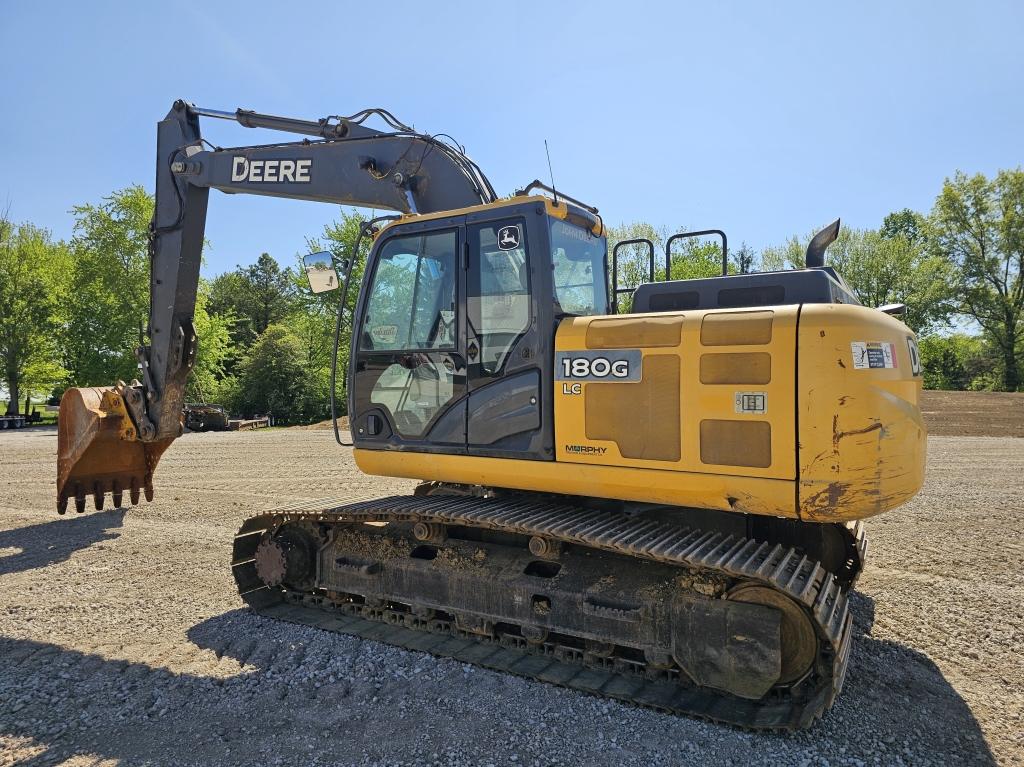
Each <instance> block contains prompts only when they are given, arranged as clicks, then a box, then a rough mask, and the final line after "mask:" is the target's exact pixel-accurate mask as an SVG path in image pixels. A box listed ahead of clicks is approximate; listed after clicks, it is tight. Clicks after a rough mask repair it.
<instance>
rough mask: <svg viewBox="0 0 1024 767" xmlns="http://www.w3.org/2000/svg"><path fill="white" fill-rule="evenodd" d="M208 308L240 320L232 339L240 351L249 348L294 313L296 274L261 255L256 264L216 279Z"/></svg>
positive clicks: (266, 255) (242, 267)
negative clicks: (268, 330)
mask: <svg viewBox="0 0 1024 767" xmlns="http://www.w3.org/2000/svg"><path fill="white" fill-rule="evenodd" d="M208 308H209V311H210V312H211V313H213V314H220V315H223V316H228V315H232V316H234V317H236V318H237V321H236V322H235V325H234V327H233V328H232V331H231V339H232V341H233V342H234V343H235V345H236V346H237V347H238V348H239V349H246V348H248V347H249V346H251V345H252V344H253V343H254V342H255V341H256V339H257V338H259V337H260V336H261V335H262V334H263V333H264V332H265V331H266V329H267V328H269V327H270V326H271V325H274V324H276V323H279V322H281V321H283V320H284V319H285V318H286V317H287V316H288V315H289V314H291V313H292V311H294V310H295V308H296V306H295V286H294V279H293V275H292V274H291V272H290V270H288V269H281V266H280V264H278V263H277V261H276V260H275V259H274V258H273V257H272V256H271V255H270V254H269V253H261V254H260V257H259V258H258V259H257V260H256V263H255V264H252V265H250V266H239V267H237V268H236V269H235V271H233V272H226V273H225V274H221V275H219V276H218V277H216V278H215V279H214V280H213V282H212V283H211V285H210V297H209V305H208Z"/></svg>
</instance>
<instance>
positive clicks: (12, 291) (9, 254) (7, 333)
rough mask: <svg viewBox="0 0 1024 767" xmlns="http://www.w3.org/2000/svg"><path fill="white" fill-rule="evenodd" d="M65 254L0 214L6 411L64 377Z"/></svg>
mask: <svg viewBox="0 0 1024 767" xmlns="http://www.w3.org/2000/svg"><path fill="white" fill-rule="evenodd" d="M67 267H68V257H67V251H66V248H65V246H64V244H63V243H54V242H52V241H51V239H50V235H49V233H48V232H47V231H46V230H44V229H39V228H38V227H35V226H32V225H31V224H21V225H14V224H13V223H11V222H10V221H9V220H8V219H7V216H6V215H3V216H0V384H2V385H3V387H4V388H5V389H6V390H7V393H8V395H9V402H8V404H7V412H8V413H12V414H13V413H17V412H18V408H19V403H20V402H21V398H22V396H23V395H28V394H30V393H31V392H33V391H47V392H48V391H49V390H51V389H52V388H53V387H54V386H56V385H57V384H58V383H59V381H60V380H61V379H62V378H63V376H64V373H65V371H64V369H63V368H62V366H61V365H60V362H59V354H58V349H57V345H56V337H57V334H58V333H59V330H60V326H59V324H58V317H57V311H58V306H59V298H60V294H61V292H62V291H63V288H64V285H63V280H64V277H65V275H66V273H67Z"/></svg>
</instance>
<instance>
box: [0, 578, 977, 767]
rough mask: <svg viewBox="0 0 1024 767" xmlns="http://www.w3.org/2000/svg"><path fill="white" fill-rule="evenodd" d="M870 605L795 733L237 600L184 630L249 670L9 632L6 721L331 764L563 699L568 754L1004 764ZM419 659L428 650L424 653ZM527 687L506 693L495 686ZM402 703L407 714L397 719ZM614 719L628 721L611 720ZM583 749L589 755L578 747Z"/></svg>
mask: <svg viewBox="0 0 1024 767" xmlns="http://www.w3.org/2000/svg"><path fill="white" fill-rule="evenodd" d="M873 611H874V605H873V603H872V601H871V600H870V599H868V598H866V597H863V596H859V595H858V596H856V597H855V598H854V612H855V616H856V629H855V632H854V634H855V636H854V639H855V647H854V657H853V661H852V663H851V667H850V675H849V676H848V678H847V682H846V688H845V689H844V691H843V694H842V695H841V696H840V699H839V701H838V702H837V705H836V707H835V708H834V709H833V710H832V711H831V712H830V713H829V714H828V715H827V716H826V717H825V718H824V720H823V721H821V722H819V723H817V724H816V725H815V726H814V727H813V728H812V729H810V730H808V731H805V732H800V733H793V734H756V733H747V732H743V731H740V730H736V729H733V728H731V727H725V726H722V727H709V726H708V725H706V724H704V723H701V722H695V721H692V720H687V719H676V718H674V717H668V716H664V715H662V714H658V713H656V712H643V711H638V710H635V709H632V708H631V707H622V708H618V704H614V703H612V704H610V705H611V706H612V711H611V715H610V717H609V718H608V719H607V721H608V724H607V725H605V724H598V725H597V726H595V722H594V718H595V709H594V707H593V706H589V705H586V703H585V701H586V700H588V698H587V696H585V695H582V694H580V695H579V699H580V701H583V702H582V704H581V702H580V701H576V702H569V701H567V700H566V696H567V695H568V696H569V697H570V698H576V696H575V694H572V693H567V692H566V691H555V689H554V688H552V687H550V686H548V685H545V684H539V683H538V684H530V685H526V686H524V687H520V686H518V685H516V686H508V685H505V684H503V683H502V675H492V674H489V673H488V674H473V675H471V676H468V677H466V676H462V675H461V674H460V675H459V676H456V677H454V678H453V677H452V676H447V675H446V676H445V677H444V678H440V679H433V680H428V679H422V680H420V681H418V682H417V683H415V684H410V683H409V681H408V680H406V681H401V680H396V679H389V678H388V677H387V675H386V674H384V671H383V670H381V668H380V667H379V666H377V667H376V668H374V667H373V666H364V665H363V664H361V663H359V665H358V666H353V665H352V664H353V663H358V661H356V658H355V657H351V656H352V655H353V646H352V644H351V643H346V642H344V641H342V640H341V638H340V637H338V638H337V640H338V641H337V642H334V641H332V640H331V637H332V636H335V635H331V634H329V633H326V632H324V633H322V634H321V633H319V632H317V633H316V636H315V637H313V638H312V640H311V637H310V634H309V630H307V629H302V628H298V627H294V630H293V627H290V626H289V625H287V624H280V625H275V624H274V623H273V622H272V621H270V620H267V619H261V618H256V617H254V616H252V615H251V614H249V613H248V612H247V611H245V610H232V611H230V612H227V613H224V614H222V615H218V616H216V617H213V618H209V619H207V620H205V621H202V622H200V623H197V624H196V625H195V626H193V627H192V628H191V629H190V630H189V631H188V639H189V640H190V642H191V643H193V644H192V645H191V646H192V647H193V648H194V647H198V648H202V649H206V650H212V651H213V652H214V653H215V654H216V655H217V656H218V658H232V659H235V660H237V661H238V662H239V663H241V664H245V665H246V667H247V670H246V671H245V672H244V673H241V674H237V673H236V674H235V675H233V676H229V677H227V678H215V677H213V676H206V675H203V674H197V673H182V674H174V673H172V672H170V671H168V670H167V669H165V668H161V667H159V666H158V665H156V664H159V663H160V662H161V660H162V659H163V658H165V657H166V655H165V653H166V652H167V650H166V648H164V649H163V650H161V648H159V647H157V646H154V648H153V649H152V651H151V654H152V655H153V658H152V663H153V664H154V665H150V664H149V663H144V662H128V661H119V660H110V659H108V658H104V657H101V656H99V655H90V654H86V653H82V652H77V651H73V650H68V649H65V648H62V647H60V646H57V645H53V644H47V643H41V642H32V641H24V640H14V639H7V638H2V637H0V659H2V660H0V663H2V673H0V701H3V705H0V736H10V737H12V738H29V739H31V741H32V743H33V744H34V745H36V746H38V747H39V748H41V749H45V750H42V751H41V752H39V753H37V754H36V755H35V756H28V755H27V754H26V755H25V756H24V757H22V761H19V762H17V763H20V764H24V765H30V766H31V767H41V766H42V765H50V764H55V763H60V762H62V761H64V760H67V759H70V758H72V757H74V756H76V755H90V756H92V757H98V758H99V759H116V760H118V762H117V763H118V764H119V765H121V767H133V766H134V765H140V767H141V765H165V764H167V765H171V764H204V765H206V764H211V763H216V764H224V765H226V764H232V765H233V764H239V765H241V764H253V763H271V761H272V759H271V757H272V756H273V755H275V754H276V755H280V756H283V757H284V760H285V761H284V763H285V764H308V763H309V761H308V754H309V753H318V754H321V756H322V758H325V759H327V763H330V764H335V763H337V764H352V763H355V762H360V763H362V762H365V761H366V757H367V755H371V756H372V758H373V762H374V763H395V762H397V761H400V760H401V761H406V760H408V759H410V749H412V748H413V747H414V746H415V745H416V744H418V743H420V741H422V740H423V737H422V733H435V734H436V735H437V740H436V741H431V743H432V745H431V746H430V748H435V747H439V746H440V745H443V744H444V743H446V742H448V741H450V740H451V738H452V737H456V738H465V737H467V736H469V737H470V738H471V741H470V742H471V743H472V745H471V746H468V748H469V749H471V750H470V751H469V752H467V753H466V754H465V756H466V758H468V759H469V761H464V763H467V764H469V763H473V764H475V763H478V762H479V763H486V762H488V761H492V762H494V763H496V764H504V763H506V760H505V758H504V757H506V756H507V753H506V751H505V749H506V748H507V745H506V744H505V742H504V740H502V739H501V738H494V739H489V738H484V739H477V738H474V737H473V736H472V733H473V732H482V731H487V732H492V731H505V730H506V729H507V728H509V727H511V728H513V730H515V731H519V732H521V733H523V734H524V735H525V734H527V733H529V731H530V722H531V721H532V720H531V719H530V717H532V716H534V715H535V713H534V712H537V711H542V710H557V711H558V712H559V715H558V717H557V719H551V720H549V721H550V722H551V725H550V727H551V728H553V729H551V730H549V731H548V734H549V735H550V736H552V737H554V738H556V739H563V738H564V739H568V740H572V741H573V744H574V751H573V752H572V753H574V754H576V755H577V758H569V760H568V761H566V760H564V759H560V760H559V761H558V763H559V764H571V763H586V764H609V765H610V764H617V765H621V764H623V763H625V762H628V763H630V764H640V763H645V759H647V761H649V757H650V755H651V754H658V753H664V754H669V753H671V752H672V750H673V749H676V748H677V747H678V744H679V742H680V741H681V740H685V741H689V742H690V743H691V744H692V749H693V750H692V751H691V752H689V753H690V756H691V757H692V759H688V760H687V761H686V763H688V764H694V765H696V764H714V763H720V762H721V761H722V751H721V750H720V749H728V750H730V751H731V752H732V753H733V754H734V755H735V756H736V759H737V760H738V762H739V763H755V762H756V763H758V764H766V763H769V762H771V763H776V764H788V763H793V764H796V763H799V761H801V760H802V757H801V759H796V757H797V756H798V755H802V754H812V755H813V754H817V755H818V757H820V759H827V757H829V756H831V757H832V758H833V760H834V761H832V763H834V764H838V763H842V764H848V765H849V764H857V763H858V761H860V762H866V763H868V764H871V763H881V764H923V763H928V764H932V765H934V764H969V765H994V764H995V760H994V759H993V756H992V754H991V752H990V751H989V749H988V747H987V745H986V744H985V742H984V739H983V737H982V735H981V732H980V730H979V728H978V724H977V722H976V721H975V719H974V717H973V715H972V713H971V711H970V710H969V709H968V707H967V706H966V704H965V703H964V702H963V700H962V699H961V698H960V696H959V695H958V694H957V692H956V691H955V690H954V689H953V688H952V687H951V686H950V685H949V683H947V682H946V680H945V679H944V678H943V676H942V674H941V672H940V671H939V670H938V668H937V667H936V666H935V665H934V664H933V663H932V662H931V661H930V660H929V659H928V658H926V657H924V656H923V655H921V654H920V653H917V652H915V651H913V650H911V649H909V648H907V647H904V646H902V645H899V644H896V643H893V642H886V641H880V640H876V639H874V638H872V637H871V636H870V635H869V634H868V633H865V632H869V631H870V626H871V623H872V615H873ZM364 641H366V640H364ZM369 644H371V645H372V644H373V643H369ZM176 647H177V649H176V650H173V651H172V652H173V654H174V655H178V654H179V653H180V654H181V656H182V657H181V659H180V661H179V662H181V661H184V662H186V667H187V665H188V664H189V663H191V661H190V660H189V658H190V657H193V656H190V652H194V650H192V651H190V650H189V647H190V645H189V644H187V643H186V644H184V645H176ZM335 647H336V648H337V649H336V652H335V654H333V655H332V651H334V648H335ZM136 655H138V651H137V650H136ZM414 655H418V654H414ZM338 658H345V660H346V663H345V664H344V665H345V666H347V667H349V668H350V669H351V670H352V671H353V672H354V673H355V674H356V679H355V680H353V681H352V682H351V689H349V688H348V686H347V683H346V689H345V690H343V691H342V690H339V688H340V686H341V685H342V682H341V680H339V682H338V684H333V685H327V686H325V687H323V688H319V689H318V688H317V687H314V684H313V683H314V680H316V679H318V678H321V681H322V677H323V676H324V675H325V673H326V671H325V669H326V668H327V667H328V666H329V665H331V663H330V662H331V660H332V659H338ZM208 662H211V661H204V663H208ZM413 664H415V665H417V666H418V665H421V662H420V661H419V660H417V659H415V658H413V660H412V661H411V663H410V664H409V665H413ZM399 665H402V664H400V663H399ZM248 669H254V670H252V671H249V670H248ZM361 669H366V670H365V671H361ZM335 673H336V672H335ZM516 689H518V690H519V692H518V693H516V694H515V697H514V698H513V699H512V700H510V701H508V703H507V705H506V704H505V703H504V702H503V701H501V700H500V697H501V696H502V695H503V694H505V693H506V692H509V691H511V690H516ZM442 701H444V705H439V704H441V703H442ZM616 710H618V712H619V713H616ZM396 711H401V712H402V713H401V718H402V719H406V717H408V720H409V721H407V722H404V723H403V725H402V726H399V727H396V726H395V725H394V724H393V723H392V724H388V722H389V721H391V720H392V719H393V717H394V715H395V713H396ZM921 712H926V714H925V715H924V716H922V715H921ZM915 714H916V715H915ZM648 716H649V717H650V719H649V720H648V719H647V717H648ZM506 720H509V721H506ZM616 720H622V721H623V726H622V727H620V728H616V729H611V730H610V731H609V730H608V728H615V724H614V722H615V721H616ZM626 722H629V724H626ZM602 730H604V731H605V732H609V734H611V733H615V734H617V737H618V739H619V745H620V746H621V747H622V748H625V749H627V751H626V752H625V753H627V754H632V756H631V757H630V758H628V759H625V760H623V754H624V752H623V751H622V750H611V751H608V750H607V749H608V741H607V740H605V739H603V738H605V734H604V732H602ZM431 737H433V736H431ZM434 744H437V745H434ZM300 745H301V748H303V749H307V750H306V752H305V753H303V752H301V751H299V750H298V749H299V746H300ZM640 748H643V749H645V753H646V755H647V756H646V757H644V756H643V754H641V753H639V749H640ZM229 749H230V750H229ZM634 749H636V750H634ZM840 749H841V752H842V757H839V756H838V755H839V753H840ZM428 753H429V751H428ZM300 754H301V756H300ZM583 754H588V755H589V758H579V757H581V756H582V755H583ZM602 755H606V756H607V759H605V758H604V756H602ZM567 757H568V754H567ZM794 759H796V761H794ZM820 759H818V760H812V761H813V763H819V761H820ZM836 759H838V761H835V760H836ZM766 760H768V761H766ZM16 761H17V760H16ZM410 763H412V762H410ZM541 763H542V764H549V763H551V762H550V760H548V761H544V762H541Z"/></svg>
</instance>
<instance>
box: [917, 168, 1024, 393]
mask: <svg viewBox="0 0 1024 767" xmlns="http://www.w3.org/2000/svg"><path fill="white" fill-rule="evenodd" d="M930 223H931V227H930V230H931V232H932V243H931V245H932V248H933V249H934V250H935V252H937V253H938V254H940V255H942V256H943V257H945V258H946V259H948V261H950V262H951V263H952V264H954V265H955V266H956V269H957V271H956V278H957V288H958V289H957V296H958V298H959V301H960V307H961V310H962V311H963V312H964V313H965V314H966V315H967V316H969V317H970V318H971V319H973V320H974V321H975V322H977V323H978V325H980V326H981V328H982V329H983V330H984V332H985V335H986V336H987V337H988V338H989V339H991V341H992V343H993V344H994V345H995V347H996V348H997V349H998V351H999V356H1000V367H1001V375H1002V381H1001V387H1002V388H1003V389H1004V390H1006V391H1016V390H1017V389H1018V388H1020V387H1021V384H1022V377H1021V367H1020V360H1019V358H1018V357H1019V355H1020V354H1021V345H1022V342H1024V170H1021V169H1019V168H1018V169H1016V170H1002V171H999V173H998V174H997V175H996V177H995V178H994V179H988V178H986V177H985V176H984V175H983V174H981V173H977V174H975V175H973V176H968V175H966V174H964V173H961V172H957V174H956V175H955V176H954V177H953V178H952V179H946V181H945V183H944V184H943V187H942V192H941V194H939V196H938V198H937V199H936V201H935V207H934V208H933V209H932V215H931V222H930Z"/></svg>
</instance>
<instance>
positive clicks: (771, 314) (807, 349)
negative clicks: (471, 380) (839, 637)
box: [355, 304, 926, 522]
mask: <svg viewBox="0 0 1024 767" xmlns="http://www.w3.org/2000/svg"><path fill="white" fill-rule="evenodd" d="M555 349H556V352H560V353H572V352H578V351H586V352H602V351H605V352H607V351H612V350H614V351H615V352H617V353H619V352H622V351H625V350H631V349H632V350H636V351H638V352H639V353H640V355H641V368H640V369H641V370H642V377H641V378H640V380H639V381H628V382H617V381H615V380H614V379H613V378H612V373H611V371H610V370H609V372H608V374H606V376H605V378H604V380H601V379H594V380H588V381H566V380H562V381H556V382H555V390H554V391H553V392H552V395H553V398H554V409H555V442H556V460H555V461H554V462H544V461H525V460H510V459H505V458H489V457H482V456H466V455H437V454H424V453H412V452H391V451H380V450H362V449H357V450H356V451H355V460H356V463H357V465H358V466H359V468H360V469H362V470H363V471H365V472H367V473H368V474H377V475H383V476H403V477H410V478H415V479H423V480H432V481H443V482H451V483H460V484H468V485H484V484H486V485H493V486H497V487H509V488H519V489H529V490H535V491H542V492H550V493H566V494H571V495H579V496H587V497H599V498H616V499H620V500H627V501H641V502H648V503H658V504H672V505H677V506H691V507H698V508H707V509H718V510H721V511H735V512H743V513H747V514H760V515H768V516H776V517H788V518H792V519H801V520H805V521H817V522H844V521H849V520H857V519H863V518H865V517H870V516H873V515H875V514H880V513H882V512H884V511H887V510H888V509H891V508H894V507H896V506H899V505H900V504H902V503H905V502H906V501H907V500H909V499H910V498H911V497H913V495H914V494H915V493H916V492H917V491H918V490H919V489H920V487H921V484H922V483H923V481H924V464H925V452H926V432H925V427H924V424H923V422H922V419H921V413H920V410H919V407H918V398H919V396H920V390H921V377H920V375H915V373H914V370H915V365H916V364H917V356H916V355H917V349H916V340H915V339H914V336H913V334H912V333H910V332H909V331H908V330H907V328H906V326H905V325H904V324H903V323H901V322H900V321H899V320H896V319H894V318H892V317H890V316H888V315H885V314H882V313H880V312H877V311H873V310H871V309H866V308H864V307H861V306H852V305H844V304H808V305H804V306H802V307H801V306H777V307H767V308H757V309H742V310H711V311H693V312H678V313H655V314H643V315H627V316H616V317H573V318H569V319H566V320H563V321H562V323H561V324H560V325H559V328H558V332H557V335H556V341H555ZM594 359H598V360H599V359H602V358H601V357H595V358H594ZM872 362H873V363H874V366H873V367H872ZM596 367H599V368H600V369H602V370H603V366H601V365H600V363H598V365H596ZM566 464H571V467H570V466H566Z"/></svg>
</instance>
